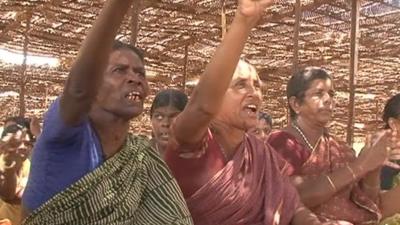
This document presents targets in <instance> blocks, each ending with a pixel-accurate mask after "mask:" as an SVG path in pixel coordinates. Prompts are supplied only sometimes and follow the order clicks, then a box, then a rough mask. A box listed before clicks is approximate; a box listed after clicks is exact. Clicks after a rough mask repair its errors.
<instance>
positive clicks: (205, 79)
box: [192, 15, 253, 114]
mask: <svg viewBox="0 0 400 225" xmlns="http://www.w3.org/2000/svg"><path fill="white" fill-rule="evenodd" d="M252 27H253V26H252V24H251V23H250V22H247V21H246V20H245V19H243V18H241V16H240V15H237V16H236V17H235V19H234V21H233V23H232V25H231V27H230V29H229V31H228V33H227V35H226V37H225V38H224V40H223V42H222V43H221V45H220V46H219V47H218V49H217V51H216V52H215V54H214V57H213V58H212V60H211V62H210V63H209V64H208V65H207V67H206V69H205V71H204V74H203V75H202V79H200V82H199V84H198V86H197V88H196V90H195V93H194V94H193V96H192V98H193V99H194V100H193V102H196V104H197V105H199V106H200V107H201V108H203V109H205V111H207V112H210V113H211V114H215V113H217V112H218V110H219V106H220V105H221V102H222V99H223V97H224V94H225V92H226V90H227V89H228V87H229V84H230V82H231V79H232V76H233V73H234V71H235V69H236V66H237V63H238V61H239V58H240V55H241V54H242V51H243V48H244V45H245V43H246V40H247V38H248V36H249V34H250V31H251V28H252Z"/></svg>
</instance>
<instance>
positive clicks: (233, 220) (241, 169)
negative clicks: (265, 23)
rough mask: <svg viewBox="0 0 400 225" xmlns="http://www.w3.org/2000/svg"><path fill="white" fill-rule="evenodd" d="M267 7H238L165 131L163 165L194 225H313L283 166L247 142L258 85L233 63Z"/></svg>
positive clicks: (248, 69)
mask: <svg viewBox="0 0 400 225" xmlns="http://www.w3.org/2000/svg"><path fill="white" fill-rule="evenodd" d="M271 3H272V1H268V0H261V1H252V0H241V1H239V8H238V10H237V12H236V15H235V18H234V20H233V23H232V25H231V27H230V30H229V32H228V33H227V35H226V36H225V39H224V40H223V42H222V43H221V45H220V46H219V48H218V49H217V51H216V53H215V55H214V57H213V58H212V60H211V62H210V63H209V64H208V66H207V67H206V69H205V72H204V74H203V75H202V76H201V79H200V81H199V84H198V85H197V87H196V88H195V89H194V91H193V94H192V96H191V99H190V100H189V102H188V105H187V106H186V108H185V109H184V110H183V112H182V113H180V114H179V115H178V116H177V117H176V119H175V121H174V122H173V123H172V125H171V138H170V141H169V145H168V148H167V152H166V156H165V159H166V162H167V164H168V165H169V167H170V168H171V170H172V173H173V174H174V176H175V178H176V179H177V181H178V183H179V185H180V187H181V189H182V192H183V194H184V196H185V198H186V202H187V204H188V207H189V210H190V212H191V214H192V217H193V220H194V222H195V224H199V225H215V224H218V225H234V224H235V225H236V224H248V225H250V224H251V225H255V224H257V225H261V224H263V225H271V224H276V225H278V224H279V225H284V224H285V225H286V224H289V223H291V224H295V225H296V224H320V222H319V221H318V219H316V217H315V216H312V215H311V214H310V212H309V210H308V209H306V208H304V207H302V205H301V204H300V202H299V198H298V195H297V192H296V190H295V188H294V187H293V186H292V185H291V183H290V181H289V180H288V178H287V177H285V176H282V172H281V170H282V166H283V163H282V160H281V159H280V158H279V157H278V156H277V154H276V153H275V152H274V151H273V150H272V149H271V148H270V147H269V146H266V145H265V144H264V143H263V142H262V141H261V140H260V139H258V138H256V137H255V136H253V135H248V134H246V131H247V130H248V129H249V128H252V127H254V126H255V125H256V123H257V112H258V110H259V108H260V105H261V91H260V79H259V77H258V75H257V73H256V70H255V68H254V67H252V66H250V65H249V64H247V63H245V62H243V61H240V62H239V64H238V60H239V56H240V54H241V52H242V50H243V47H244V43H245V41H246V39H247V37H248V35H249V33H250V31H251V29H252V27H253V26H254V25H255V24H256V23H257V20H258V18H259V17H260V15H261V14H262V12H263V10H264V8H265V7H266V6H267V5H270V4H271ZM237 64H238V65H237ZM236 66H237V67H236ZM235 68H236V70H235Z"/></svg>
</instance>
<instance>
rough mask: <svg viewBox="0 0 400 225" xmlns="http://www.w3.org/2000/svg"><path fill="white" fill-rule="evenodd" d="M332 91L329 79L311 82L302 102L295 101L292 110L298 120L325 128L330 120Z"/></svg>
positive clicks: (332, 102) (332, 103)
mask: <svg viewBox="0 0 400 225" xmlns="http://www.w3.org/2000/svg"><path fill="white" fill-rule="evenodd" d="M334 93H335V92H334V89H333V84H332V81H331V80H330V79H327V80H323V79H317V80H314V81H312V83H311V85H310V87H309V88H308V90H307V91H306V92H305V96H304V100H303V102H299V101H298V100H296V103H295V105H296V106H295V107H294V110H295V111H296V112H297V116H298V119H303V120H307V121H310V122H312V123H318V124H319V125H320V126H326V125H327V124H328V123H329V121H330V120H331V118H332V113H333V107H334V100H333V97H334Z"/></svg>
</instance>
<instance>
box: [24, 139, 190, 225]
mask: <svg viewBox="0 0 400 225" xmlns="http://www.w3.org/2000/svg"><path fill="white" fill-rule="evenodd" d="M24 224H26V225H43V224H52V225H61V224H70V225H77V224H82V225H83V224H85V225H102V224H104V225H122V224H135V225H136V224H137V225H140V224H143V225H144V224H160V225H165V224H176V225H178V224H179V225H191V224H193V222H192V219H191V216H190V213H189V211H188V209H187V206H186V203H185V200H184V198H183V195H182V193H181V191H180V189H179V187H178V185H177V183H176V181H175V179H174V178H173V177H172V176H171V174H170V171H169V170H168V168H167V166H166V165H165V163H164V162H163V161H162V160H161V159H160V157H159V156H158V154H157V153H156V152H155V151H154V150H152V149H151V147H150V144H149V143H148V141H147V140H145V139H143V138H140V137H136V136H129V137H128V138H127V141H126V144H125V146H124V147H123V149H121V151H120V152H118V153H117V154H116V155H115V156H113V157H112V158H110V159H108V160H107V161H105V162H104V164H103V165H101V166H100V167H99V168H97V169H96V170H94V171H93V172H91V173H89V174H87V175H86V176H84V177H83V178H81V179H80V180H79V181H78V182H76V183H75V184H73V185H72V186H71V187H69V188H67V189H66V190H65V191H63V192H61V193H59V194H57V195H56V196H54V197H53V198H52V199H50V200H49V201H48V202H46V203H45V204H44V205H42V206H41V207H39V208H38V209H37V210H35V211H34V212H33V213H32V214H31V215H30V216H29V217H28V218H26V220H25V221H24Z"/></svg>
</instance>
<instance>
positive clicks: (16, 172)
mask: <svg viewBox="0 0 400 225" xmlns="http://www.w3.org/2000/svg"><path fill="white" fill-rule="evenodd" d="M39 133H40V124H39V122H38V120H37V119H36V118H32V119H27V118H23V117H10V118H7V119H6V120H5V124H4V131H3V132H2V134H1V141H0V198H1V206H0V224H6V223H5V221H9V223H10V224H12V225H18V224H21V197H22V194H23V192H24V190H25V186H26V183H27V181H28V175H29V169H30V161H29V159H28V158H29V156H30V154H31V151H32V148H33V144H34V141H35V138H36V137H37V136H39Z"/></svg>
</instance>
